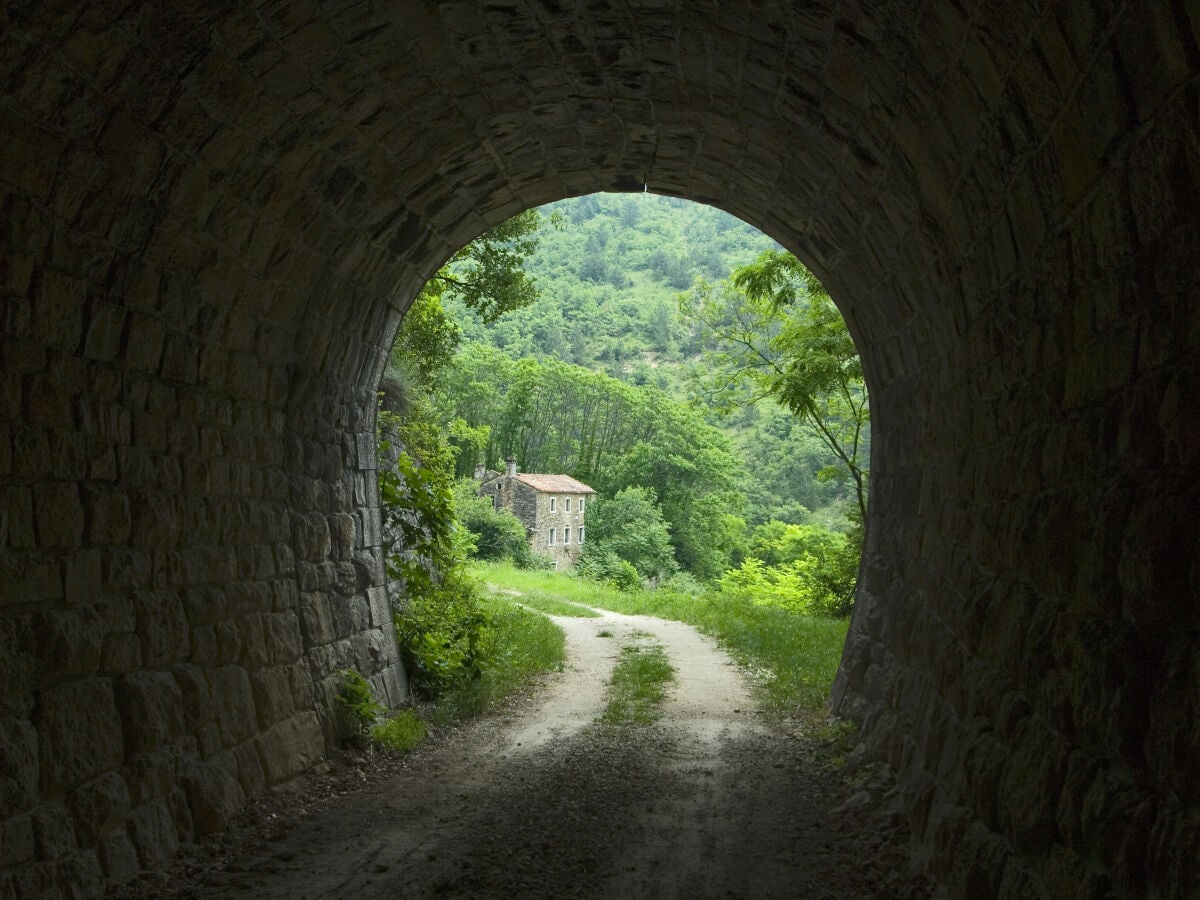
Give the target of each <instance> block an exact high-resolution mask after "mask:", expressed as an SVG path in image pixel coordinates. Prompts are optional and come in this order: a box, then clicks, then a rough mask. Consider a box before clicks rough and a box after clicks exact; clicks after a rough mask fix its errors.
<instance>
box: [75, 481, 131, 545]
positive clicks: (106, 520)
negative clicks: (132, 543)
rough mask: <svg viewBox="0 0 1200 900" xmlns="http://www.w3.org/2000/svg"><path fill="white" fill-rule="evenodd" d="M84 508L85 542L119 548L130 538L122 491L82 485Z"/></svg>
mask: <svg viewBox="0 0 1200 900" xmlns="http://www.w3.org/2000/svg"><path fill="white" fill-rule="evenodd" d="M83 502H84V507H85V508H86V509H87V521H88V528H87V541H88V543H89V544H92V545H94V546H97V547H119V546H121V545H122V544H124V543H126V542H127V541H128V540H129V535H130V532H131V530H132V527H133V520H132V518H131V516H130V512H129V496H128V495H127V494H126V493H125V492H124V491H122V490H119V489H117V488H114V487H111V486H106V485H96V484H89V485H85V486H84V488H83Z"/></svg>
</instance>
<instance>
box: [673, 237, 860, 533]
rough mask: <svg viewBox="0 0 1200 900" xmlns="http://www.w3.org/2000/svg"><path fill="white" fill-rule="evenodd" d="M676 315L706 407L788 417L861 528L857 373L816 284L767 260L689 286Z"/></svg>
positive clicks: (785, 261)
mask: <svg viewBox="0 0 1200 900" xmlns="http://www.w3.org/2000/svg"><path fill="white" fill-rule="evenodd" d="M680 308H681V311H682V312H683V314H684V315H685V316H687V317H688V318H690V319H691V320H692V321H693V322H695V323H696V325H697V326H698V328H699V329H700V331H701V333H702V340H703V342H704V344H705V346H706V347H707V348H709V349H707V350H706V351H705V353H704V362H703V367H702V369H701V370H700V372H699V374H698V375H697V380H698V382H699V384H700V386H701V389H702V391H703V392H704V394H705V396H706V397H707V398H708V399H709V400H710V402H712V403H713V404H714V405H715V406H717V407H718V408H723V409H726V410H729V409H732V408H734V407H736V406H739V405H743V404H746V403H752V402H754V401H756V400H759V399H762V398H765V397H770V398H773V399H775V400H776V401H778V402H779V403H780V404H782V405H783V406H785V407H786V408H787V409H789V410H790V411H791V412H792V413H793V414H794V415H796V416H797V418H799V419H800V420H801V421H802V422H804V423H805V424H806V425H807V426H808V427H809V428H811V429H812V431H813V432H814V433H815V434H816V435H817V436H818V437H819V438H820V440H821V441H822V443H824V444H825V446H826V447H827V448H828V449H829V451H830V452H831V453H832V454H833V455H834V456H835V457H836V458H837V460H838V463H839V465H840V466H841V467H842V471H844V472H845V474H846V475H847V476H848V477H849V479H850V482H851V483H852V485H853V488H854V494H855V500H856V504H857V511H856V512H857V516H856V518H857V520H858V521H859V522H865V520H866V509H867V469H868V461H867V457H866V453H865V450H866V446H867V445H866V440H867V436H868V429H869V422H870V406H869V403H868V398H867V391H866V386H865V383H864V380H863V371H862V363H861V361H860V360H859V356H858V351H857V349H856V348H855V346H854V341H853V339H852V338H851V337H850V332H849V329H847V327H846V323H845V320H843V319H842V317H841V314H840V313H839V312H838V310H837V307H836V306H834V304H833V301H832V300H831V299H830V297H829V294H828V293H826V292H825V289H824V288H823V287H822V286H821V284H820V282H818V281H817V279H816V278H815V277H814V276H813V274H812V273H811V272H809V271H808V269H807V268H805V267H804V264H803V263H801V262H800V261H799V260H798V259H796V257H794V256H792V254H790V253H788V252H786V251H775V250H768V251H765V252H763V253H762V254H760V255H759V257H758V259H757V260H756V261H755V262H754V263H753V264H751V265H748V266H742V267H741V268H738V269H736V270H734V273H733V277H732V279H731V281H730V282H728V283H723V284H719V285H715V286H714V285H711V284H700V285H698V286H697V287H696V288H695V289H694V290H693V291H692V292H691V293H690V294H689V295H687V296H685V297H682V298H681V301H680ZM836 474H837V473H836V472H829V473H826V475H828V476H836Z"/></svg>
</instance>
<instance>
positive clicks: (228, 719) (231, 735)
mask: <svg viewBox="0 0 1200 900" xmlns="http://www.w3.org/2000/svg"><path fill="white" fill-rule="evenodd" d="M208 685H209V691H210V694H211V696H212V701H213V705H214V707H215V708H216V715H217V722H218V724H219V725H220V726H221V736H222V739H223V740H224V742H225V746H227V747H229V746H233V745H235V744H240V743H241V742H243V741H245V740H247V739H248V738H250V737H251V736H252V735H253V734H254V733H255V732H256V731H257V730H258V725H257V721H256V716H255V710H254V693H253V690H252V688H251V686H250V676H249V675H247V674H246V670H245V669H243V668H241V667H240V666H231V665H230V666H222V667H221V668H219V669H216V670H212V671H210V672H209V673H208Z"/></svg>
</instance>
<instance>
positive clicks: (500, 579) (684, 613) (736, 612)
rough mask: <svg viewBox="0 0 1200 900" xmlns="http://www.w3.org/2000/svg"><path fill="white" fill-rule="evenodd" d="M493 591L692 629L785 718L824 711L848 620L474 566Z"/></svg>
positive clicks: (721, 596) (722, 596) (738, 600)
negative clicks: (547, 597) (740, 668)
mask: <svg viewBox="0 0 1200 900" xmlns="http://www.w3.org/2000/svg"><path fill="white" fill-rule="evenodd" d="M472 569H473V571H475V572H476V573H477V574H478V576H479V577H480V578H482V579H484V580H486V581H487V582H488V584H490V585H493V586H495V587H497V588H502V589H506V590H513V591H518V592H523V591H525V590H527V589H530V588H535V587H536V589H537V590H540V591H543V592H547V593H551V592H555V591H557V593H558V594H559V596H561V597H563V598H564V599H570V600H571V601H572V602H576V603H583V604H586V605H589V606H595V607H598V608H600V609H609V610H613V611H615V612H622V613H627V614H631V615H651V616H658V617H660V618H665V619H676V620H678V621H681V622H687V623H688V624H690V625H694V626H696V627H697V628H699V629H700V630H701V631H703V632H705V633H707V634H711V635H712V636H713V637H715V638H716V639H717V640H718V641H719V642H720V643H721V644H722V645H723V646H724V647H725V648H726V649H727V650H728V651H729V652H730V653H731V654H732V655H733V656H734V657H735V658H736V659H737V660H738V661H739V662H740V663H742V664H743V665H744V666H746V667H747V668H748V669H749V670H750V671H751V673H752V674H753V675H754V677H755V684H756V686H757V688H758V691H759V695H760V701H761V703H762V706H763V709H764V710H765V711H766V712H767V713H768V714H770V715H774V716H787V715H790V714H793V713H795V712H797V711H801V710H805V711H817V710H821V709H823V708H824V706H825V702H826V700H827V698H828V697H829V690H830V687H831V685H832V684H833V676H834V674H835V673H836V672H837V666H838V662H839V660H840V659H841V653H842V646H843V645H844V644H845V642H846V631H847V628H848V625H849V623H848V621H847V620H846V619H837V618H831V617H828V616H813V615H805V614H802V613H797V612H793V611H792V610H789V609H783V608H780V607H778V606H773V605H770V604H769V603H761V602H755V601H754V600H753V599H750V598H748V597H746V596H739V595H731V594H726V593H724V592H720V591H704V592H701V593H685V592H681V591H678V590H672V589H671V588H670V587H665V588H659V589H657V590H650V591H648V590H637V591H632V592H623V591H617V590H613V589H612V588H609V587H607V586H605V585H601V584H596V583H594V582H590V581H587V580H585V579H582V578H578V577H576V576H572V575H568V574H563V573H546V572H538V573H530V572H524V571H520V570H518V569H516V568H514V567H512V566H510V565H506V564H498V563H489V564H486V565H474V566H472Z"/></svg>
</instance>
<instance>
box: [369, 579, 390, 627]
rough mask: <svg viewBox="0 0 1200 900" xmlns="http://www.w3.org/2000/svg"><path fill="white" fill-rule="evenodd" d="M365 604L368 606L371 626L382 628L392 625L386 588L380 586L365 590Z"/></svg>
mask: <svg viewBox="0 0 1200 900" xmlns="http://www.w3.org/2000/svg"><path fill="white" fill-rule="evenodd" d="M367 602H368V604H369V605H370V613H371V626H372V627H373V628H382V627H384V626H390V625H391V624H392V609H391V604H390V603H388V596H387V588H385V587H383V586H382V585H376V586H375V587H370V588H367Z"/></svg>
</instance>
